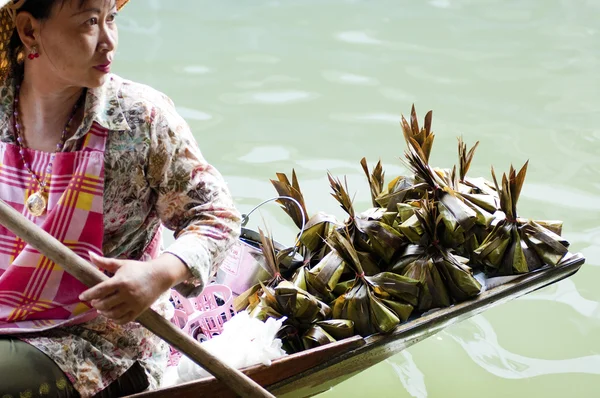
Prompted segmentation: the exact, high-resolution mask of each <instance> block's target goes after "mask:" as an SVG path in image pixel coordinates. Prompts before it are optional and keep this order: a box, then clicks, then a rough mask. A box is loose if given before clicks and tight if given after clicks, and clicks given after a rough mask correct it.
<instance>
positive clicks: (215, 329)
mask: <svg viewBox="0 0 600 398" xmlns="http://www.w3.org/2000/svg"><path fill="white" fill-rule="evenodd" d="M171 300H172V301H173V304H174V305H175V316H174V317H173V319H171V322H172V323H173V324H175V325H177V326H178V327H179V328H180V329H181V330H183V331H184V332H185V333H187V334H189V335H190V336H192V337H193V338H194V339H196V340H198V341H203V340H207V339H210V338H212V337H213V336H216V335H218V334H221V332H222V331H223V324H224V323H225V322H227V321H228V320H229V319H231V317H232V316H234V315H235V310H234V309H233V294H232V293H231V289H230V288H229V287H228V286H226V285H217V284H214V285H209V286H207V287H205V288H204V290H203V291H202V293H201V294H200V295H199V296H198V297H192V298H185V297H183V296H182V295H181V294H179V293H178V292H177V291H175V290H171ZM180 356H181V354H179V353H178V352H177V350H175V349H174V348H172V347H171V356H170V359H169V365H171V366H174V365H176V364H177V362H179V358H180Z"/></svg>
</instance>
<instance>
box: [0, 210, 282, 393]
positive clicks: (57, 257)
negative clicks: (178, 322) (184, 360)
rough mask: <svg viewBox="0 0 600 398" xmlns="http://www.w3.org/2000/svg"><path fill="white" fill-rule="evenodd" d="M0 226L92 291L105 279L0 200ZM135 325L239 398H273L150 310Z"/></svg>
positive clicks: (96, 270) (85, 262) (105, 277)
mask: <svg viewBox="0 0 600 398" xmlns="http://www.w3.org/2000/svg"><path fill="white" fill-rule="evenodd" d="M0 224H2V225H3V226H5V227H6V228H8V229H9V230H11V231H12V232H13V233H14V234H15V235H17V236H18V237H20V238H21V239H23V240H24V241H25V242H27V243H28V244H30V245H31V246H33V247H34V248H36V249H37V250H39V252H40V253H42V254H43V255H44V256H46V257H48V258H49V259H50V260H52V261H53V262H54V263H56V264H59V265H60V266H61V267H62V268H63V269H64V270H65V271H67V272H68V273H69V274H71V275H73V276H74V277H75V278H77V279H78V280H79V281H81V282H82V283H83V284H84V285H86V286H88V287H92V286H94V285H96V284H98V283H100V282H102V281H105V280H106V279H108V277H107V276H106V275H104V274H103V273H102V272H100V271H99V270H98V269H97V268H96V267H94V266H93V265H91V264H89V263H88V262H87V261H85V260H84V259H82V258H81V257H79V256H78V255H77V254H75V253H74V252H73V251H71V250H69V249H68V248H67V247H65V246H64V245H63V244H62V243H61V242H59V241H58V240H57V239H55V238H54V237H53V236H52V235H50V234H49V233H47V232H46V231H44V230H43V229H41V228H40V227H38V226H37V225H35V224H34V223H33V222H31V221H29V220H28V219H27V218H25V217H24V216H23V215H22V214H20V213H19V212H17V211H16V210H15V209H13V208H12V207H11V206H9V205H8V204H7V203H5V202H4V201H2V200H0ZM137 321H138V322H139V323H140V324H141V325H143V326H144V327H146V328H147V329H148V330H150V331H151V332H152V333H154V334H155V335H157V336H158V337H160V338H162V339H163V340H164V341H166V342H167V343H169V344H170V345H172V346H173V347H175V348H176V349H177V350H179V351H180V352H181V353H183V354H185V355H186V356H187V357H188V358H190V359H191V360H192V361H194V362H195V363H197V364H198V365H200V366H202V367H203V368H204V369H206V370H207V371H208V372H210V373H211V374H212V375H214V376H215V377H216V378H217V379H219V380H221V381H223V382H224V383H225V385H227V386H228V387H230V388H231V389H232V390H233V391H234V392H235V393H236V394H238V395H239V396H240V397H251V398H254V397H256V398H264V397H271V398H274V397H273V395H271V394H270V393H269V392H268V391H267V390H265V389H264V388H262V387H261V386H260V385H259V384H257V383H256V382H255V381H254V380H252V379H251V378H249V377H248V376H246V375H245V374H244V373H242V372H240V371H239V370H237V369H234V368H232V367H230V366H228V365H227V364H225V363H223V362H222V361H221V360H219V358H217V357H215V356H214V355H212V354H211V353H209V352H208V351H206V350H205V349H204V347H202V346H201V345H200V343H198V342H197V341H196V340H194V339H193V338H191V337H190V336H188V335H186V334H185V333H183V332H182V331H181V330H180V329H179V328H177V327H176V326H175V325H173V324H172V323H171V322H169V321H168V320H166V319H165V318H163V317H162V316H160V315H159V314H157V313H156V312H155V311H153V310H152V309H150V308H149V309H147V310H146V311H144V313H142V314H141V315H140V316H139V317H138V318H137Z"/></svg>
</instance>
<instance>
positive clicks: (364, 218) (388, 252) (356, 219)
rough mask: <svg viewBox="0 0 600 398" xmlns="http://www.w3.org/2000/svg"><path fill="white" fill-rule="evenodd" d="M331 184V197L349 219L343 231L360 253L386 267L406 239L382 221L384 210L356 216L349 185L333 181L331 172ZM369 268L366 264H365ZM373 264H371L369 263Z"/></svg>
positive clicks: (367, 272)
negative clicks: (368, 254) (347, 234)
mask: <svg viewBox="0 0 600 398" xmlns="http://www.w3.org/2000/svg"><path fill="white" fill-rule="evenodd" d="M328 178H329V184H330V186H331V188H332V190H333V193H332V194H331V195H332V196H333V197H334V198H335V199H336V200H337V201H338V202H339V204H340V206H341V207H342V209H343V210H344V211H345V212H346V213H347V214H348V216H349V218H348V220H347V221H346V223H345V227H344V228H343V229H345V230H347V231H349V235H350V238H351V241H352V244H353V245H354V247H355V249H356V250H357V251H361V252H368V253H372V254H373V255H374V257H375V258H377V259H380V260H381V261H382V262H383V263H385V264H387V263H389V262H390V261H391V259H392V258H393V257H394V255H395V254H396V252H397V251H399V250H400V248H401V247H402V246H403V245H404V244H405V242H406V240H405V238H404V237H403V236H402V234H400V233H399V232H398V231H396V230H395V229H394V228H393V227H391V226H390V225H388V224H386V223H385V221H384V220H383V214H384V212H383V211H379V212H377V211H375V212H365V213H363V214H358V215H357V214H356V213H355V211H354V206H353V204H352V199H351V198H350V195H349V194H348V185H347V182H346V181H344V184H342V182H341V181H340V180H339V179H338V178H334V177H333V176H332V175H331V174H329V173H328ZM365 265H366V263H365ZM369 265H371V264H369ZM365 268H366V267H363V270H364V272H365V273H366V274H367V275H373V274H374V273H377V272H379V269H378V267H377V268H366V269H365Z"/></svg>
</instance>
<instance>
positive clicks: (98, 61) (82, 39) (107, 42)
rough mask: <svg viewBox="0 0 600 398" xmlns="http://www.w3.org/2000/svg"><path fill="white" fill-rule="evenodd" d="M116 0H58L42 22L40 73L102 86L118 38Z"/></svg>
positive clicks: (70, 82) (67, 81) (71, 82)
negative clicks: (82, 0) (62, 0)
mask: <svg viewBox="0 0 600 398" xmlns="http://www.w3.org/2000/svg"><path fill="white" fill-rule="evenodd" d="M116 15H117V8H116V3H115V0H87V1H84V2H83V3H82V2H81V1H80V0H65V1H64V2H62V4H61V2H60V1H58V2H57V4H56V5H55V6H54V8H53V9H52V12H51V14H50V17H49V18H48V19H47V20H45V21H41V22H40V23H39V26H38V29H39V30H38V40H37V41H38V42H39V45H38V51H39V53H40V57H39V58H35V59H34V60H32V61H31V62H37V63H38V64H37V65H36V66H37V67H36V73H37V72H42V73H45V74H48V76H47V77H48V78H49V79H56V80H57V82H60V83H63V84H67V85H73V86H79V87H90V88H92V87H98V86H101V85H102V84H103V83H104V81H105V79H106V77H107V75H108V73H109V72H110V67H111V63H112V61H113V57H114V55H115V51H116V48H117V42H118V32H117V24H116V22H115V17H116Z"/></svg>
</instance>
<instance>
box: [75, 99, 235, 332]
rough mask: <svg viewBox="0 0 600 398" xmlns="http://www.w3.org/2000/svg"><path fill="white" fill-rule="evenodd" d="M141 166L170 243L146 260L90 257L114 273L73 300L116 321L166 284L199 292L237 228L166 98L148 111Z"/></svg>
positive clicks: (227, 200)
mask: <svg viewBox="0 0 600 398" xmlns="http://www.w3.org/2000/svg"><path fill="white" fill-rule="evenodd" d="M145 171H146V177H147V180H148V183H149V184H150V186H151V187H152V189H153V190H154V191H155V192H156V194H157V201H156V212H157V214H158V216H159V218H160V219H161V221H162V223H163V224H164V225H165V226H166V227H167V228H169V229H172V230H174V231H175V237H176V240H175V242H174V243H173V244H172V245H171V246H169V247H168V248H167V249H166V250H165V252H164V253H163V254H162V255H160V256H159V257H158V258H156V259H154V260H152V261H148V262H139V261H132V260H117V259H108V258H103V257H97V256H93V257H92V261H93V262H94V263H95V265H97V266H98V267H99V268H102V269H105V270H108V271H109V272H112V273H114V276H113V277H112V278H111V279H109V280H108V281H106V282H103V283H101V284H99V285H97V286H95V287H93V288H91V289H89V290H87V291H86V292H84V293H82V294H81V296H80V299H81V300H82V301H90V302H91V304H92V305H93V306H94V307H95V308H96V309H98V311H99V312H100V313H101V314H103V315H105V316H107V317H109V318H112V319H114V320H115V321H116V322H118V323H126V322H129V321H132V320H134V319H135V318H136V317H137V316H138V315H139V314H140V313H141V312H143V311H144V310H145V309H146V308H148V307H149V306H150V305H152V303H153V302H154V301H156V299H158V297H159V296H160V295H161V294H162V293H163V292H164V291H166V290H167V289H169V288H171V287H173V286H175V287H176V288H177V289H178V290H179V291H180V292H181V293H183V294H185V295H197V294H199V293H200V291H201V290H202V289H203V287H204V286H205V285H206V283H207V282H208V279H209V277H210V275H212V274H213V273H214V272H215V271H216V268H217V266H218V265H219V264H220V262H221V261H222V260H223V259H224V257H225V255H226V252H227V250H228V248H229V247H230V246H231V245H232V244H233V243H234V242H235V240H236V239H237V238H238V236H239V231H240V215H239V212H238V211H237V210H236V209H235V207H234V205H233V200H232V198H231V195H230V193H229V190H228V188H227V185H226V183H225V181H224V180H223V178H222V176H221V175H220V174H219V172H218V171H217V170H216V169H215V168H214V167H213V166H212V165H210V164H208V163H207V162H206V160H205V159H204V158H203V157H202V155H201V153H200V150H199V149H198V146H197V144H196V143H195V140H194V138H193V136H192V134H191V132H190V130H189V127H188V126H187V124H186V123H185V121H184V120H183V119H182V118H181V117H180V116H179V115H178V114H177V113H176V112H175V110H174V107H173V105H172V103H171V102H170V100H167V101H166V104H165V105H164V106H162V107H159V108H157V109H156V110H155V111H153V112H152V113H151V129H150V150H149V155H148V162H147V167H146V170H145Z"/></svg>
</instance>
